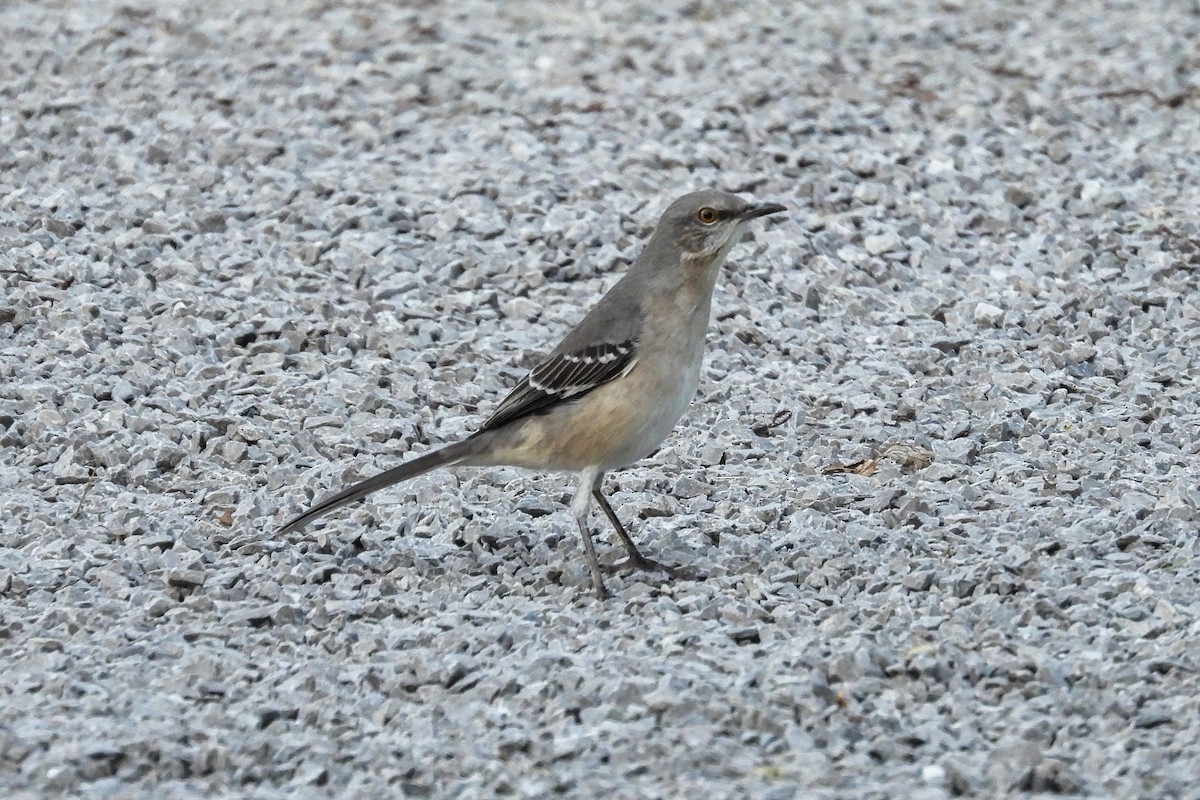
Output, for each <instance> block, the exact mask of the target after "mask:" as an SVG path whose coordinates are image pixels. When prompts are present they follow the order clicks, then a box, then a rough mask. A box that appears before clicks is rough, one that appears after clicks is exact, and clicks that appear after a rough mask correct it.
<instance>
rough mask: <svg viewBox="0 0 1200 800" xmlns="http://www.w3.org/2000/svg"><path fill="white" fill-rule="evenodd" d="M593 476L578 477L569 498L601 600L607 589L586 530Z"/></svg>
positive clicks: (594, 548) (595, 588) (593, 582)
mask: <svg viewBox="0 0 1200 800" xmlns="http://www.w3.org/2000/svg"><path fill="white" fill-rule="evenodd" d="M594 480H595V479H594V478H593V477H592V476H591V475H589V474H587V473H585V474H584V475H582V476H581V477H580V480H579V488H577V489H576V490H575V498H574V499H573V500H571V512H572V513H573V514H574V515H575V521H576V522H578V523H579V533H580V535H581V536H582V537H583V552H584V554H585V555H586V556H587V562H588V570H589V571H590V572H591V573H592V588H593V589H594V590H595V591H596V596H597V597H599V598H600V599H601V600H604V599H605V598H607V597H608V596H609V595H608V589H606V588H604V577H603V576H602V575H601V573H600V561H599V560H598V559H597V558H596V545H595V544H594V543H593V542H592V532H591V531H590V530H588V511H589V510H590V508H591V505H592V502H591V501H592V498H591V492H590V489H591V484H592V483H593V482H594Z"/></svg>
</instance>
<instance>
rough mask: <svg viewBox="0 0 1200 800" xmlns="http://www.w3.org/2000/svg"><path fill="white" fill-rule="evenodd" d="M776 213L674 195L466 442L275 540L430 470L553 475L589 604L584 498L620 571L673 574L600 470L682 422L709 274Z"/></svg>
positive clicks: (718, 196) (338, 498)
mask: <svg viewBox="0 0 1200 800" xmlns="http://www.w3.org/2000/svg"><path fill="white" fill-rule="evenodd" d="M783 210H784V207H783V206H781V205H777V204H775V203H747V202H746V201H744V200H742V199H741V198H739V197H737V196H736V195H732V194H727V193H726V192H719V191H713V190H708V191H701V192H694V193H692V194H687V195H684V196H683V197H680V198H679V199H678V200H676V201H675V202H673V203H671V205H670V206H669V207H668V208H667V210H666V211H665V212H663V215H662V217H661V218H660V219H659V221H658V227H657V228H656V229H655V231H654V235H653V236H651V237H650V241H649V242H648V243H647V244H646V248H645V250H643V251H642V253H641V255H640V256H638V259H637V261H636V262H635V263H634V265H633V266H632V267H631V268H630V269H629V272H627V273H626V274H625V277H623V278H621V280H620V281H618V282H617V284H616V285H615V286H613V288H612V289H610V290H609V292H608V294H606V295H604V297H602V298H601V299H600V302H598V303H597V304H596V305H595V307H594V308H592V310H591V311H590V312H588V314H587V316H585V317H584V318H583V321H582V322H580V323H579V325H578V326H576V328H575V329H574V330H573V331H571V332H570V333H568V334H567V336H566V338H564V339H563V340H562V342H561V343H560V344H559V345H558V347H556V348H554V350H552V351H551V352H550V354H549V355H547V356H546V357H545V358H544V359H542V361H541V362H540V363H539V364H538V365H537V366H536V367H534V368H533V369H532V370H531V371H530V373H529V374H528V375H526V376H525V377H524V378H522V379H521V380H520V381H519V382H518V383H517V385H516V386H515V387H514V388H513V390H512V391H511V392H510V393H509V395H508V397H506V398H504V401H503V402H501V403H500V405H499V407H497V408H496V410H495V411H494V412H493V413H492V416H491V418H489V419H488V421H487V422H485V423H484V424H483V427H481V428H480V429H479V431H478V432H476V433H475V434H473V435H472V436H470V437H468V438H466V439H464V440H463V441H461V442H458V443H456V444H451V445H448V446H446V447H443V448H441V449H440V450H435V451H433V452H432V453H426V454H425V455H423V456H419V457H417V458H414V459H412V460H411V461H408V462H406V463H403V464H401V465H399V466H397V467H393V468H392V469H389V470H387V471H386V472H382V473H380V474H379V475H376V476H375V477H373V478H368V479H367V480H364V481H362V482H360V483H356V484H354V485H353V486H350V487H349V488H347V489H343V490H342V491H340V492H338V493H337V494H335V495H333V496H331V497H327V498H325V499H324V500H322V501H320V502H319V503H317V504H316V505H314V506H313V507H312V508H310V509H309V510H308V511H305V512H304V513H303V514H300V515H299V516H297V517H295V518H294V519H292V520H291V521H289V522H288V523H287V524H286V525H284V526H283V528H282V529H281V531H280V532H281V533H286V532H288V531H292V530H295V529H297V528H300V527H302V526H303V525H305V524H307V523H308V522H310V521H312V520H313V519H316V518H317V517H319V516H321V515H322V514H325V513H327V512H329V511H332V510H333V509H335V508H340V507H341V506H344V505H346V504H347V503H352V502H354V501H355V500H359V499H361V498H363V497H366V496H367V495H369V494H371V493H372V492H376V491H379V490H380V489H382V488H384V487H385V486H391V485H392V484H393V483H398V482H400V481H405V480H408V479H409V478H413V477H416V476H417V475H421V474H423V473H425V472H428V471H429V470H431V469H436V468H437V467H481V466H500V465H507V466H514V467H525V468H527V469H533V470H539V471H547V472H551V471H565V472H573V473H575V474H576V475H578V477H579V484H578V488H577V489H576V490H575V497H574V499H573V500H572V502H571V510H572V512H574V514H575V520H576V522H578V523H579V532H580V533H581V534H582V536H583V549H584V552H585V553H586V555H587V562H588V569H589V570H590V571H591V575H592V587H593V588H594V589H595V591H596V594H597V595H599V596H600V597H606V596H607V594H608V593H607V590H606V589H605V588H604V579H603V577H602V576H601V574H600V562H599V561H597V560H596V548H595V546H594V545H593V543H592V535H591V532H590V531H589V529H588V512H589V510H590V509H591V502H592V500H593V499H595V501H596V503H597V504H599V506H600V510H601V511H603V512H604V515H605V516H606V517H608V520H609V522H611V523H612V525H613V527H614V528H615V529H616V531H617V536H619V537H620V539H621V543H622V544H623V545H624V546H625V550H626V551H627V552H628V554H629V559H628V561H627V562H625V565H628V566H630V567H633V568H637V569H646V570H659V571H663V572H667V573H669V574H674V570H673V569H672V568H670V567H666V566H664V565H662V564H659V563H658V562H656V561H653V560H651V559H649V558H647V557H646V556H644V555H642V554H641V552H640V551H638V549H637V546H636V545H634V543H633V540H632V539H631V538H629V534H628V533H627V532H626V531H625V528H624V527H623V526H622V525H621V522H620V521H619V520H618V519H617V515H616V513H615V512H614V511H613V508H612V506H611V505H609V503H608V500H607V499H605V497H604V494H603V493H602V492H601V490H600V484H601V481H602V480H603V478H604V473H605V472H608V471H609V470H612V469H617V468H620V467H625V466H628V465H629V464H631V463H633V462H634V461H637V460H638V459H640V458H644V457H645V456H648V455H650V453H652V452H654V450H656V449H657V448H658V446H659V445H660V444H661V443H662V441H663V439H665V438H667V434H668V433H670V432H671V429H672V428H674V427H675V423H677V422H678V421H679V418H680V417H681V416H683V412H684V411H685V410H686V409H687V407H688V404H689V403H690V402H691V400H692V396H693V395H694V394H695V393H696V384H697V382H698V381H699V380H700V364H701V361H702V360H703V358H704V338H705V331H706V330H707V328H708V319H709V314H710V310H711V307H712V295H713V287H714V285H715V284H716V281H717V273H718V271H719V270H720V268H721V264H722V263H724V261H725V256H726V255H728V253H729V251H730V249H732V247H733V246H734V245H735V244H736V243H737V242H738V240H739V239H740V238H741V233H742V230H743V227H744V226H745V224H746V223H747V222H749V221H750V220H752V219H754V218H756V217H761V216H765V215H767V214H775V213H778V212H780V211H783Z"/></svg>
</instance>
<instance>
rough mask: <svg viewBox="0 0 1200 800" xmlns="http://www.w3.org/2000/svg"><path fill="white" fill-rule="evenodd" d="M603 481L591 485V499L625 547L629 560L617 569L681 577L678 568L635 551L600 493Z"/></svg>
mask: <svg viewBox="0 0 1200 800" xmlns="http://www.w3.org/2000/svg"><path fill="white" fill-rule="evenodd" d="M603 479H604V476H603V475H600V476H597V478H596V481H595V483H593V484H592V497H594V498H596V502H597V503H599V504H600V510H602V511H603V512H604V516H606V517H608V521H609V522H611V523H612V526H613V527H614V528H616V530H617V536H619V537H620V538H621V544H623V545H625V552H626V553H628V554H629V558H627V559H625V560H624V561H623V562H621V563H620V564H618V565H617V569H622V568H626V569H640V570H643V571H645V572H663V573H666V574H667V575H670V576H671V577H672V578H678V577H682V575H683V571H682V570H680V569H679V568H678V567H671V566H667V565H666V564H660V563H659V562H657V561H655V560H654V559H652V558H647V557H646V556H644V555H642V552H641V551H640V550H638V549H637V545H635V544H634V543H633V539H631V538H630V537H629V533H628V532H626V530H625V526H624V525H622V524H621V520H619V519H617V512H615V511H613V507H612V506H611V505H609V502H608V498H607V497H605V496H604V493H603V492H601V491H600V482H601V481H602V480H603Z"/></svg>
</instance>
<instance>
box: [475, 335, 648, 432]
mask: <svg viewBox="0 0 1200 800" xmlns="http://www.w3.org/2000/svg"><path fill="white" fill-rule="evenodd" d="M636 364H637V341H636V340H634V339H628V340H626V341H623V342H606V343H604V344H593V345H588V346H587V347H583V348H580V349H579V350H574V351H566V352H555V353H552V354H550V355H549V356H548V357H547V358H546V360H544V361H543V362H542V363H540V364H538V365H537V366H536V367H534V368H533V369H532V370H530V372H529V374H528V375H526V376H525V377H524V378H522V379H521V380H520V382H519V383H518V384H517V385H516V386H514V387H513V390H512V391H511V392H509V395H508V397H506V398H504V402H502V403H501V404H500V407H499V408H497V409H496V410H495V411H494V412H492V416H491V417H490V418H489V419H488V421H487V422H485V423H484V425H483V427H482V428H481V429H480V432H482V431H487V430H492V429H493V428H499V427H500V426H501V425H506V424H507V423H509V422H512V421H513V420H515V419H518V418H520V417H524V416H527V415H529V414H535V413H537V412H539V411H544V410H545V409H547V408H550V407H551V406H554V405H557V404H558V403H561V402H563V401H565V400H571V399H574V398H578V397H580V396H581V395H585V394H587V393H588V392H590V391H592V390H593V389H595V388H596V387H597V386H601V385H603V384H605V383H608V382H609V381H611V380H613V379H614V378H619V377H621V376H622V375H628V374H629V372H630V370H632V369H633V368H634V366H635V365H636Z"/></svg>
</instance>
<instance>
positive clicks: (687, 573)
mask: <svg viewBox="0 0 1200 800" xmlns="http://www.w3.org/2000/svg"><path fill="white" fill-rule="evenodd" d="M609 570H611V571H612V572H633V571H634V570H641V571H642V572H661V573H663V574H664V575H669V576H670V577H672V578H675V579H678V580H689V579H690V578H691V577H692V572H691V570H689V569H687V568H686V567H673V566H671V565H669V564H663V563H661V562H659V561H655V560H654V559H653V558H647V557H646V556H644V555H642V554H641V553H638V554H637V555H636V556H634V555H631V556H629V558H626V559H625V560H624V561H618V562H617V563H616V564H613V565H612V566H611V567H609Z"/></svg>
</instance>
